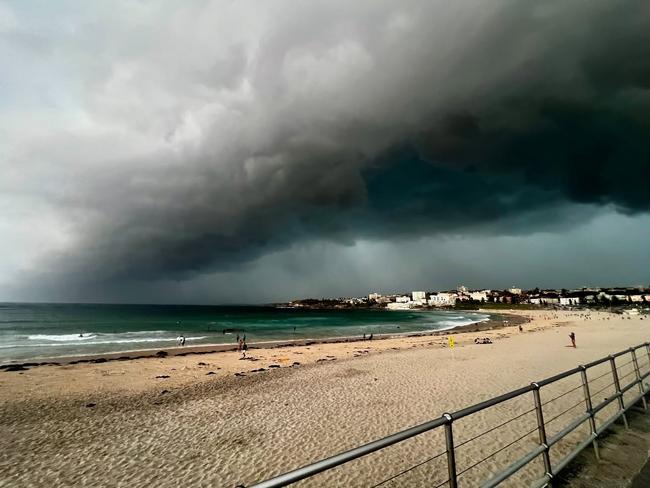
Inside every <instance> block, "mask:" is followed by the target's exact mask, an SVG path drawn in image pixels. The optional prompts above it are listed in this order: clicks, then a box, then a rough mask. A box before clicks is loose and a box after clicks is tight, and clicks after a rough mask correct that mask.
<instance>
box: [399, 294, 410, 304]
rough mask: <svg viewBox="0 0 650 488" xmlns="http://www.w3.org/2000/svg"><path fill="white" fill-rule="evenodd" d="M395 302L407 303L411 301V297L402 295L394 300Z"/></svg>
mask: <svg viewBox="0 0 650 488" xmlns="http://www.w3.org/2000/svg"><path fill="white" fill-rule="evenodd" d="M395 301H396V302H397V303H408V302H410V301H411V297H409V296H408V295H402V296H398V297H397V298H395Z"/></svg>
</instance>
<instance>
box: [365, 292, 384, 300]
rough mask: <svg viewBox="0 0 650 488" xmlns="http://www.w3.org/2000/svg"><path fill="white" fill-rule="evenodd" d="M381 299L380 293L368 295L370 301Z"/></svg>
mask: <svg viewBox="0 0 650 488" xmlns="http://www.w3.org/2000/svg"><path fill="white" fill-rule="evenodd" d="M380 298H381V295H380V294H379V293H370V294H369V295H368V300H375V301H377V300H379V299H380Z"/></svg>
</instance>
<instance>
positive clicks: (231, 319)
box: [0, 303, 489, 362]
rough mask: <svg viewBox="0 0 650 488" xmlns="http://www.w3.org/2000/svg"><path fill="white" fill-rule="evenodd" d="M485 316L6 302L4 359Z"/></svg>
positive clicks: (418, 327)
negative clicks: (183, 338) (180, 341)
mask: <svg viewBox="0 0 650 488" xmlns="http://www.w3.org/2000/svg"><path fill="white" fill-rule="evenodd" d="M488 318H489V317H488V315H487V314H481V313H472V312H443V311H413V312H412V311H385V310H331V311H329V310H327V311H323V310H300V309H279V308H273V307H255V306H184V305H183V306H181V305H96V304H93V305H86V304H12V303H4V304H0V361H1V362H7V361H16V360H21V361H26V360H33V359H39V358H53V357H61V356H71V355H85V354H101V353H107V352H123V351H133V350H138V349H153V348H161V347H170V346H174V345H175V344H176V338H177V337H178V335H179V334H183V335H184V336H185V338H186V341H187V342H186V345H201V344H233V343H235V342H236V336H237V334H246V340H247V341H248V342H257V341H271V340H287V339H311V338H313V339H318V338H326V337H344V336H362V335H363V334H375V335H377V334H399V333H407V332H423V331H431V330H442V329H450V328H453V327H457V326H460V325H466V324H469V323H473V322H478V321H483V320H487V319H488Z"/></svg>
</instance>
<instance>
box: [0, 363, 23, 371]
mask: <svg viewBox="0 0 650 488" xmlns="http://www.w3.org/2000/svg"><path fill="white" fill-rule="evenodd" d="M3 369H4V370H5V371H28V369H29V368H25V367H24V366H23V365H22V364H12V365H9V366H3Z"/></svg>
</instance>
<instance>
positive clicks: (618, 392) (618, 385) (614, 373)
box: [609, 355, 630, 429]
mask: <svg viewBox="0 0 650 488" xmlns="http://www.w3.org/2000/svg"><path fill="white" fill-rule="evenodd" d="M609 364H610V365H611V367H612V376H613V378H614V387H615V388H616V396H617V397H618V407H619V409H620V410H621V417H623V423H624V424H625V428H626V429H629V428H630V426H629V425H628V423H627V417H626V416H625V403H624V402H623V393H621V383H620V382H619V381H618V371H616V358H614V356H612V355H610V356H609Z"/></svg>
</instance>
